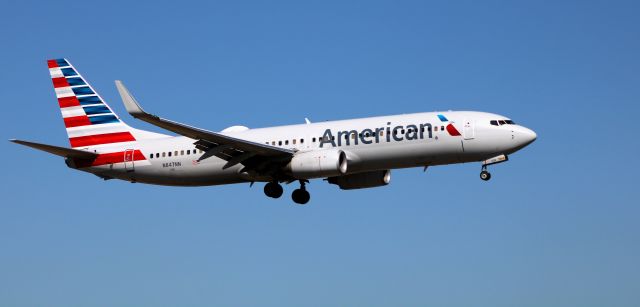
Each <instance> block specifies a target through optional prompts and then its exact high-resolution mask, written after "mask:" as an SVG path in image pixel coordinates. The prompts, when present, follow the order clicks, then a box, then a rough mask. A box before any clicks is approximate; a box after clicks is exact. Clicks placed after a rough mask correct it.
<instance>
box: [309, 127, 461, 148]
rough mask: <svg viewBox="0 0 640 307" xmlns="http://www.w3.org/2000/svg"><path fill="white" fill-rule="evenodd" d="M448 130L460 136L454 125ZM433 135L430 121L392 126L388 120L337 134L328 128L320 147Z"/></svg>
mask: <svg viewBox="0 0 640 307" xmlns="http://www.w3.org/2000/svg"><path fill="white" fill-rule="evenodd" d="M447 132H449V134H450V135H452V136H458V135H460V133H459V132H458V130H457V129H456V128H455V127H454V126H453V125H452V124H448V125H447ZM432 137H433V127H432V125H431V124H430V123H426V124H419V125H407V126H402V125H399V126H394V127H392V126H391V122H387V126H386V127H380V128H375V129H369V128H367V129H363V130H362V131H358V130H355V129H354V130H341V131H338V132H337V133H336V134H334V133H333V131H331V129H327V130H325V131H324V134H323V135H322V138H321V139H320V148H322V147H324V145H325V144H331V146H332V147H336V146H342V145H343V142H344V145H346V146H349V145H352V143H353V145H358V144H373V143H380V142H387V143H388V142H391V140H394V141H396V142H400V141H404V140H407V141H412V140H422V139H424V138H429V139H430V138H432Z"/></svg>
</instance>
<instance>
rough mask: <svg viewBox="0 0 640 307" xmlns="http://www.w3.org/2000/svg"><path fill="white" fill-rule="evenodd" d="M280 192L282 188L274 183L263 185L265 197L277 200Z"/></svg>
mask: <svg viewBox="0 0 640 307" xmlns="http://www.w3.org/2000/svg"><path fill="white" fill-rule="evenodd" d="M282 192H283V189H282V186H281V185H280V184H279V183H277V182H275V181H272V182H269V183H267V184H265V185H264V195H267V196H269V197H271V198H279V197H280V196H282Z"/></svg>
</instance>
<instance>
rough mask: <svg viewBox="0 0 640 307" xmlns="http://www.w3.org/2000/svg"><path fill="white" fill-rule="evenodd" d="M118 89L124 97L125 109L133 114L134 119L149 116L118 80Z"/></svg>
mask: <svg viewBox="0 0 640 307" xmlns="http://www.w3.org/2000/svg"><path fill="white" fill-rule="evenodd" d="M116 88H118V92H119V93H120V97H122V102H123V103H124V107H125V108H126V109H127V112H129V114H131V116H133V117H134V118H138V117H141V116H144V115H148V114H147V112H145V111H144V110H143V109H142V107H140V104H139V103H138V101H137V100H136V99H135V98H134V97H133V95H131V93H130V92H129V90H128V89H127V88H126V87H125V86H124V84H123V83H122V81H120V80H116Z"/></svg>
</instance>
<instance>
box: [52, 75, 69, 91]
mask: <svg viewBox="0 0 640 307" xmlns="http://www.w3.org/2000/svg"><path fill="white" fill-rule="evenodd" d="M51 81H53V87H54V88H59V87H67V86H69V82H67V78H65V77H59V78H51Z"/></svg>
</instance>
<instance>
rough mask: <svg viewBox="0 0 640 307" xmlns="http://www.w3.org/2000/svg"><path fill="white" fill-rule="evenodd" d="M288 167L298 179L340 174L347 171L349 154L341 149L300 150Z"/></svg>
mask: <svg viewBox="0 0 640 307" xmlns="http://www.w3.org/2000/svg"><path fill="white" fill-rule="evenodd" d="M287 169H288V170H289V171H290V172H291V174H292V175H293V177H295V178H298V179H311V178H324V177H331V176H340V175H343V174H345V173H346V172H347V155H346V154H345V153H344V152H343V151H342V150H339V149H327V150H314V151H308V152H300V153H297V154H295V155H294V156H293V158H291V162H289V165H288V166H287Z"/></svg>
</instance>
